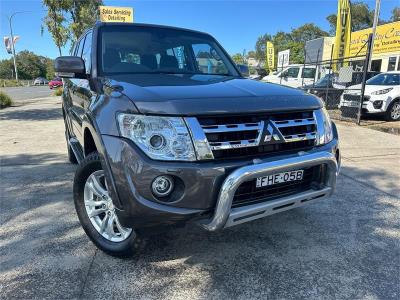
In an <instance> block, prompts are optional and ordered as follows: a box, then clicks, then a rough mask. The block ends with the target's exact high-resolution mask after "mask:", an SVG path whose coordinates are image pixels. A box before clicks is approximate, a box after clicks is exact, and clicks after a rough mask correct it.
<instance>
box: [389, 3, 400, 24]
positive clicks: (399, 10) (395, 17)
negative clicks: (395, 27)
mask: <svg viewBox="0 0 400 300" xmlns="http://www.w3.org/2000/svg"><path fill="white" fill-rule="evenodd" d="M391 21H392V22H396V21H400V7H395V8H393V10H392V18H391Z"/></svg>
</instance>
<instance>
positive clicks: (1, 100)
mask: <svg viewBox="0 0 400 300" xmlns="http://www.w3.org/2000/svg"><path fill="white" fill-rule="evenodd" d="M11 104H12V100H11V98H10V96H8V95H7V94H6V93H4V92H2V91H0V108H5V107H7V106H10V105H11Z"/></svg>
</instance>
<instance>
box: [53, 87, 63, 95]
mask: <svg viewBox="0 0 400 300" xmlns="http://www.w3.org/2000/svg"><path fill="white" fill-rule="evenodd" d="M62 93H63V89H62V87H59V88H57V89H56V90H55V91H54V96H61V95H62Z"/></svg>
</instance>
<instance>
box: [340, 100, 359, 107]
mask: <svg viewBox="0 0 400 300" xmlns="http://www.w3.org/2000/svg"><path fill="white" fill-rule="evenodd" d="M359 105H360V103H359V102H357V101H345V102H343V105H342V106H346V107H358V106H359Z"/></svg>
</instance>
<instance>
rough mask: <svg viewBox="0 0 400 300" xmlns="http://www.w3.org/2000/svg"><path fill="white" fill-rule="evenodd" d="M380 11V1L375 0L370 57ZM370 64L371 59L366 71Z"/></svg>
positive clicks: (369, 69) (369, 68)
mask: <svg viewBox="0 0 400 300" xmlns="http://www.w3.org/2000/svg"><path fill="white" fill-rule="evenodd" d="M380 10H381V0H375V12H374V23H373V25H372V45H371V56H372V52H373V51H374V41H375V34H376V27H377V26H378V22H379V14H380ZM371 63H372V59H370V60H369V62H368V71H371Z"/></svg>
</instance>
